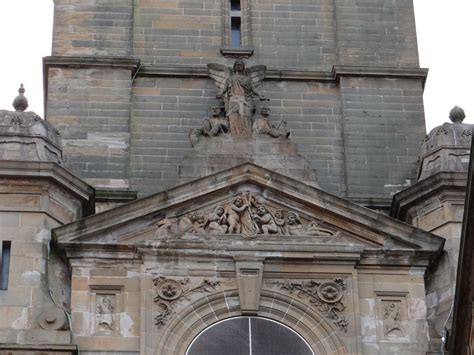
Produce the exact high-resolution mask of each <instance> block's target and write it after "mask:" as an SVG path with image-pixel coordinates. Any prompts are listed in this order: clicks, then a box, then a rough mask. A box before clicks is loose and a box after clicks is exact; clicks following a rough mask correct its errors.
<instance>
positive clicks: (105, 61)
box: [43, 56, 140, 75]
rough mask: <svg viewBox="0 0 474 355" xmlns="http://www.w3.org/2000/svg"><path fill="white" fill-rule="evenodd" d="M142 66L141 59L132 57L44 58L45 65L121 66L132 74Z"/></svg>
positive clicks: (80, 66) (79, 66) (70, 66)
mask: <svg viewBox="0 0 474 355" xmlns="http://www.w3.org/2000/svg"><path fill="white" fill-rule="evenodd" d="M139 66H140V59H135V58H132V57H104V56H100V57H99V56H93V57H70V56H67V57H66V56H49V57H44V58H43V67H46V68H48V67H54V68H57V67H67V68H91V67H93V68H98V67H104V68H121V69H129V70H131V71H132V75H134V74H135V71H136V70H137V69H138V68H139Z"/></svg>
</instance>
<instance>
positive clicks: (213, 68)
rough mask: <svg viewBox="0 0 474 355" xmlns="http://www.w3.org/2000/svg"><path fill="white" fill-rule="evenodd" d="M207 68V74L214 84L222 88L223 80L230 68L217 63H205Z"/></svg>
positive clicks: (225, 78)
mask: <svg viewBox="0 0 474 355" xmlns="http://www.w3.org/2000/svg"><path fill="white" fill-rule="evenodd" d="M207 69H208V70H209V76H210V77H211V78H212V79H214V81H215V82H216V86H217V87H218V88H219V89H220V90H223V89H224V86H225V81H226V80H227V78H228V77H229V76H230V72H231V69H230V68H229V67H227V66H225V65H222V64H218V63H209V64H207Z"/></svg>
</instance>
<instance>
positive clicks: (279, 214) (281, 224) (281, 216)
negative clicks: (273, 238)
mask: <svg viewBox="0 0 474 355" xmlns="http://www.w3.org/2000/svg"><path fill="white" fill-rule="evenodd" d="M274 217H275V218H274V219H275V223H276V225H277V226H278V234H281V235H283V234H285V211H282V210H278V211H276V212H275V214H274Z"/></svg>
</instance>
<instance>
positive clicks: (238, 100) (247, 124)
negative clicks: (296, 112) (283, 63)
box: [207, 60, 266, 138]
mask: <svg viewBox="0 0 474 355" xmlns="http://www.w3.org/2000/svg"><path fill="white" fill-rule="evenodd" d="M207 68H208V70H209V76H210V77H211V78H212V79H214V80H215V82H216V85H217V86H218V88H219V92H218V93H217V95H216V97H217V98H218V99H222V100H223V101H224V104H225V111H226V117H227V118H228V119H229V123H230V133H231V134H232V136H233V137H237V138H239V137H249V136H251V134H252V115H253V113H254V108H255V104H254V99H255V98H259V99H260V100H266V98H265V97H263V96H262V95H261V94H260V93H258V92H257V90H256V89H255V87H256V86H257V85H258V84H259V83H260V82H261V81H262V80H263V78H264V77H265V72H266V67H265V66H264V65H257V66H253V67H250V68H248V69H246V68H245V64H244V62H243V61H242V60H237V61H235V63H234V66H233V68H232V69H231V68H229V67H227V66H225V65H222V64H217V63H209V64H208V65H207Z"/></svg>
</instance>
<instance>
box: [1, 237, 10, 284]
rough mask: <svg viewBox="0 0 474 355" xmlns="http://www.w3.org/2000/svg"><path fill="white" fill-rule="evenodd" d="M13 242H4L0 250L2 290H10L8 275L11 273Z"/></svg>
mask: <svg viewBox="0 0 474 355" xmlns="http://www.w3.org/2000/svg"><path fill="white" fill-rule="evenodd" d="M10 246H11V242H10V241H6V240H4V241H3V242H2V244H1V249H0V290H7V289H8V274H9V272H10Z"/></svg>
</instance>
